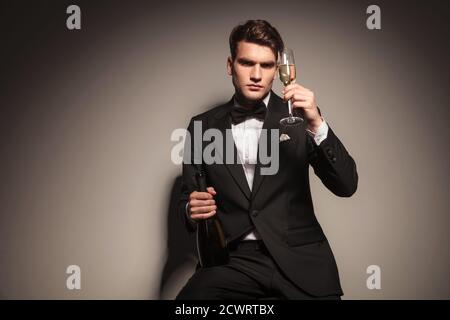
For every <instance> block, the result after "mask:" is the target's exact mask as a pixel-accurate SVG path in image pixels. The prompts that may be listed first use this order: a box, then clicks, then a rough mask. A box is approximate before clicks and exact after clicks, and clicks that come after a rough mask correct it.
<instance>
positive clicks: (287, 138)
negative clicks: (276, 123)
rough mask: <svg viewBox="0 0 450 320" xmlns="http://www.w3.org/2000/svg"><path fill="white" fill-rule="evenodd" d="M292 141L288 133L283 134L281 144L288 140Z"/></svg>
mask: <svg viewBox="0 0 450 320" xmlns="http://www.w3.org/2000/svg"><path fill="white" fill-rule="evenodd" d="M290 139H291V137H289V136H288V135H287V134H286V133H283V134H281V136H280V142H283V141H287V140H290Z"/></svg>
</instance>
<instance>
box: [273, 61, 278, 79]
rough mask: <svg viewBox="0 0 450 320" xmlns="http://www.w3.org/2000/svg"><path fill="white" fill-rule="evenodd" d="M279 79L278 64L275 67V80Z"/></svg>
mask: <svg viewBox="0 0 450 320" xmlns="http://www.w3.org/2000/svg"><path fill="white" fill-rule="evenodd" d="M277 78H278V64H277V65H276V67H275V74H274V75H273V80H276V79H277Z"/></svg>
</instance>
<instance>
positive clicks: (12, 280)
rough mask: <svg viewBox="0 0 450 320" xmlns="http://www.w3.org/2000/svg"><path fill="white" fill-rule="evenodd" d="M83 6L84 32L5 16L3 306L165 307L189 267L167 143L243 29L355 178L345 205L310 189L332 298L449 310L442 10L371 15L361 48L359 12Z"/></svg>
mask: <svg viewBox="0 0 450 320" xmlns="http://www.w3.org/2000/svg"><path fill="white" fill-rule="evenodd" d="M92 2H93V1H90V2H88V1H76V4H78V5H79V6H80V7H81V12H82V29H81V30H80V31H69V30H67V29H66V26H65V20H66V17H67V14H66V8H67V6H68V5H70V4H72V2H70V1H56V0H55V1H39V2H31V1H30V2H29V3H28V2H23V1H22V2H20V1H14V2H12V1H3V2H2V4H1V8H0V23H1V28H0V35H1V37H0V41H1V50H0V51H1V52H0V58H1V59H0V61H1V62H0V68H1V69H0V74H1V78H0V79H1V81H2V83H3V84H2V85H1V89H0V94H1V95H0V98H1V100H0V107H1V114H0V130H1V131H0V148H1V159H0V161H1V166H0V181H1V185H0V298H6V299H18V298H25V299H55V298H60V299H80V298H86V299H112V298H119V299H172V298H174V297H175V295H176V293H177V292H178V290H180V288H181V286H182V285H183V284H184V283H185V281H186V280H187V279H188V278H189V276H190V275H191V274H192V272H193V268H194V265H195V260H194V256H193V255H192V254H190V250H191V249H192V241H193V239H192V237H188V235H187V233H186V232H185V231H184V229H183V228H182V225H181V222H180V220H179V219H178V218H177V217H176V214H175V211H174V205H173V203H174V200H175V199H176V197H177V194H178V192H179V178H178V177H179V175H180V173H181V167H180V166H179V165H175V164H173V163H172V162H171V157H170V156H171V150H172V147H174V145H175V144H176V142H174V141H171V139H170V136H171V133H172V131H173V130H174V129H176V128H185V127H186V126H187V124H188V121H189V119H190V117H191V116H193V115H195V114H197V113H199V112H202V111H204V110H207V109H208V108H210V107H211V106H213V105H216V104H218V103H221V102H224V101H226V100H228V99H229V98H230V97H231V95H232V94H233V87H232V85H231V80H230V78H229V77H228V76H227V75H226V69H225V67H226V58H227V55H228V52H229V49H228V35H229V33H230V31H231V29H232V28H233V27H234V26H235V25H236V24H237V23H240V22H243V21H245V20H247V19H267V20H268V21H269V22H271V23H272V24H273V25H274V26H275V27H277V28H278V30H279V31H280V33H281V34H282V36H283V38H284V41H285V42H286V44H287V45H288V46H290V47H292V48H293V49H294V52H295V57H296V62H297V65H298V77H297V80H298V82H299V83H300V84H302V85H304V86H306V87H307V88H309V89H311V90H313V91H314V92H315V94H316V96H317V102H318V104H319V106H320V108H321V110H322V112H323V115H324V117H325V119H326V120H327V121H328V122H329V124H330V126H331V127H332V128H333V130H334V131H335V132H336V134H337V135H338V137H339V138H340V139H341V141H343V143H344V144H345V146H346V148H347V149H348V150H349V152H350V154H351V155H352V156H353V157H354V159H355V161H356V163H357V168H358V173H359V187H358V190H357V192H356V194H355V195H354V196H353V197H351V198H338V197H336V196H334V195H333V194H331V193H330V192H329V191H328V190H327V189H326V188H325V187H324V186H323V185H322V184H321V182H320V180H319V179H318V178H317V177H316V176H315V175H314V173H313V171H312V170H311V171H310V172H311V184H312V185H311V187H312V194H313V201H314V206H315V210H316V213H317V216H318V219H319V221H320V223H321V224H322V226H323V228H324V231H325V233H326V234H327V236H328V238H329V240H330V243H331V246H332V248H333V251H334V253H335V256H336V260H337V263H338V267H339V272H340V276H341V281H342V286H343V289H344V292H345V296H344V298H346V299H415V298H424V299H435V298H444V299H448V298H450V287H449V283H450V276H449V273H448V271H449V269H450V268H449V267H450V264H449V261H450V250H449V240H450V239H449V238H450V237H449V233H448V228H449V222H450V221H449V220H450V219H449V153H448V147H449V142H448V137H449V127H448V126H447V123H448V118H449V111H448V104H449V96H448V80H449V72H448V71H449V68H448V64H449V62H448V55H449V48H448V45H447V44H446V43H447V42H448V34H449V32H448V26H447V22H446V21H447V20H448V18H449V6H448V4H445V3H444V1H427V2H426V3H423V4H422V5H412V4H409V3H408V2H406V1H390V2H389V3H388V2H385V1H377V2H376V4H378V5H379V6H380V7H381V21H382V30H377V31H370V30H368V29H367V28H366V24H365V21H366V18H367V16H368V15H367V14H366V8H367V6H368V5H370V4H373V3H372V2H369V1H298V0H296V1H222V2H216V1H205V2H197V1H185V2H184V3H183V4H179V3H176V2H170V3H169V2H168V1H166V2H165V3H167V4H161V3H155V4H152V3H150V2H148V1H126V2H125V1H95V4H93V3H92ZM274 90H275V92H277V93H278V94H279V93H280V90H281V87H280V84H279V81H276V84H275V86H274ZM71 264H76V265H79V266H80V267H81V275H82V277H81V286H82V288H81V290H68V289H67V288H66V278H67V277H68V275H67V274H66V268H67V266H68V265H71ZM370 265H378V266H380V268H381V290H369V289H368V288H367V287H366V279H367V277H368V276H369V275H368V274H367V273H366V268H367V267H368V266H370Z"/></svg>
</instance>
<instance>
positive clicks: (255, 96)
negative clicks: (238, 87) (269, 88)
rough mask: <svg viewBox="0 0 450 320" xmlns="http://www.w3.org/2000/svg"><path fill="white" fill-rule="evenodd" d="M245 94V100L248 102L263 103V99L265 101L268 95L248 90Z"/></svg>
mask: <svg viewBox="0 0 450 320" xmlns="http://www.w3.org/2000/svg"><path fill="white" fill-rule="evenodd" d="M243 93H244V94H243V95H244V98H245V99H246V100H247V101H249V102H250V101H252V102H253V101H261V100H262V99H264V97H265V96H266V95H267V92H263V91H262V90H261V92H259V91H250V90H246V91H244V92H243Z"/></svg>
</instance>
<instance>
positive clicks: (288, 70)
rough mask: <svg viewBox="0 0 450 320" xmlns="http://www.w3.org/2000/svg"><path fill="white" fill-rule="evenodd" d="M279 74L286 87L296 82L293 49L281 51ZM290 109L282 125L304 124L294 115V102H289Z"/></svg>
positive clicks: (282, 120) (281, 121)
mask: <svg viewBox="0 0 450 320" xmlns="http://www.w3.org/2000/svg"><path fill="white" fill-rule="evenodd" d="M278 72H279V74H280V80H281V82H282V83H283V85H284V86H285V87H286V86H287V85H289V84H291V83H294V82H295V61H294V52H293V51H292V49H289V48H284V49H283V51H280V56H279V61H278ZM288 108H289V117H287V118H283V119H281V120H280V123H281V124H282V125H285V126H294V125H298V124H300V123H302V122H303V119H302V118H300V117H295V116H293V115H292V102H291V100H290V99H289V100H288Z"/></svg>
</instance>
